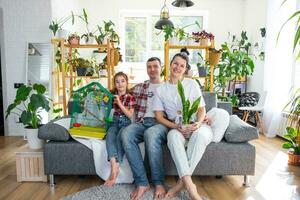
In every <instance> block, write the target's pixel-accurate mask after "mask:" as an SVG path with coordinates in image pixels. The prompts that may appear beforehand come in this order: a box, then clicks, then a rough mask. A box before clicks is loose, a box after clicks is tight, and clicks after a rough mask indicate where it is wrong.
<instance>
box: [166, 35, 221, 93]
mask: <svg viewBox="0 0 300 200" xmlns="http://www.w3.org/2000/svg"><path fill="white" fill-rule="evenodd" d="M164 47H165V48H164V57H165V60H164V63H165V80H168V79H169V71H170V69H169V67H170V58H169V56H170V49H179V50H180V49H182V48H187V49H199V50H204V51H205V60H206V61H208V60H209V49H210V48H214V47H215V44H214V40H212V41H211V42H210V45H205V46H200V45H173V44H170V42H169V41H166V42H165V45H164ZM207 78H209V81H210V83H211V84H210V86H209V91H210V92H213V90H214V84H213V83H214V65H210V77H207ZM207 78H206V79H205V85H206V86H207V84H208V83H207Z"/></svg>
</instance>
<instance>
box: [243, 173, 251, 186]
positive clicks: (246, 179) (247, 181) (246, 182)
mask: <svg viewBox="0 0 300 200" xmlns="http://www.w3.org/2000/svg"><path fill="white" fill-rule="evenodd" d="M243 186H244V187H250V177H249V176H247V175H244V183H243Z"/></svg>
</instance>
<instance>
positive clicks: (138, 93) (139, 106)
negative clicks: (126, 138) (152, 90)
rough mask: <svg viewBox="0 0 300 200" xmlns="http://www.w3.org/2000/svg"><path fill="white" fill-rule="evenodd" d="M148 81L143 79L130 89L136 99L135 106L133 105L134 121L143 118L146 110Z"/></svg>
mask: <svg viewBox="0 0 300 200" xmlns="http://www.w3.org/2000/svg"><path fill="white" fill-rule="evenodd" d="M149 85H150V82H149V80H148V81H145V82H144V83H140V84H138V85H136V86H135V87H134V88H133V89H132V94H133V96H134V97H135V99H136V106H135V109H134V111H135V121H136V122H139V121H141V120H142V119H143V117H144V115H145V113H146V110H147V100H148V88H149Z"/></svg>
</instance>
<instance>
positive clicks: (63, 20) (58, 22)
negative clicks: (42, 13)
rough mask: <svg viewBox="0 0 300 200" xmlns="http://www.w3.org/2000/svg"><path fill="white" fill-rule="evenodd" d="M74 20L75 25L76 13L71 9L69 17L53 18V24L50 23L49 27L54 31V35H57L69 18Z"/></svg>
mask: <svg viewBox="0 0 300 200" xmlns="http://www.w3.org/2000/svg"><path fill="white" fill-rule="evenodd" d="M70 19H71V20H72V25H74V22H75V15H74V13H73V11H71V15H70V16H67V17H62V18H60V19H59V20H53V21H51V24H50V25H49V29H50V30H51V31H52V32H53V36H54V37H55V36H56V33H57V31H58V30H61V29H62V26H63V25H64V24H65V23H66V22H68V21H69V20H70Z"/></svg>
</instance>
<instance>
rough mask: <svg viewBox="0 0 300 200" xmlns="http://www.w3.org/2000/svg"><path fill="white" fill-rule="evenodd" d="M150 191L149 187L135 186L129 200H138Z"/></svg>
mask: <svg viewBox="0 0 300 200" xmlns="http://www.w3.org/2000/svg"><path fill="white" fill-rule="evenodd" d="M149 189H150V186H149V185H147V186H137V187H136V189H135V190H134V191H133V192H132V193H131V194H130V200H138V199H140V198H141V197H142V196H143V195H144V194H145V192H147V191H148V190H149Z"/></svg>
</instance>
